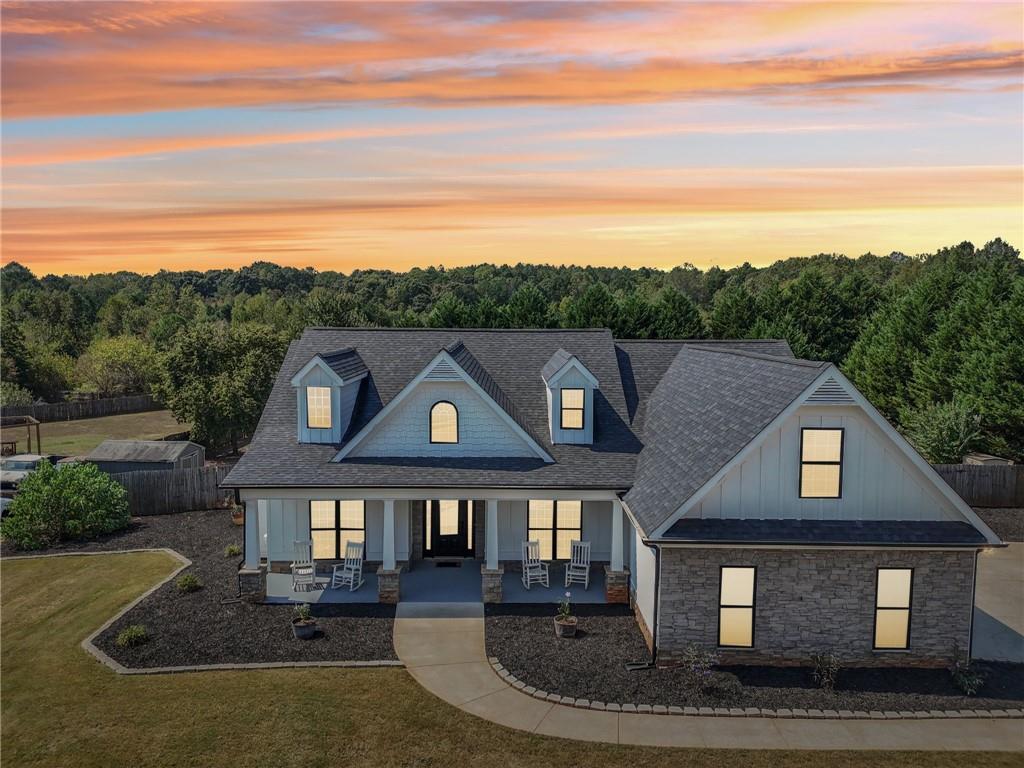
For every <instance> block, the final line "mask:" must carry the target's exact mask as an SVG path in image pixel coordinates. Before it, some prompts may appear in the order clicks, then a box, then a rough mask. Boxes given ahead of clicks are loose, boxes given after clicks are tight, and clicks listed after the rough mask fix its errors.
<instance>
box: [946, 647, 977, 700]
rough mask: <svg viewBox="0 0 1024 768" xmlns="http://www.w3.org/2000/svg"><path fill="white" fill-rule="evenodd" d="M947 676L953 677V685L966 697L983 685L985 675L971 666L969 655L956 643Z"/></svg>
mask: <svg viewBox="0 0 1024 768" xmlns="http://www.w3.org/2000/svg"><path fill="white" fill-rule="evenodd" d="M949 674H950V675H952V677H953V685H955V686H956V687H957V688H959V689H960V690H961V691H963V692H964V695H966V696H973V695H974V694H976V693H977V692H978V691H980V690H981V687H982V686H983V685H984V684H985V674H984V673H983V672H979V671H978V669H977V668H976V667H975V666H974V665H973V664H971V657H970V655H969V654H968V653H967V651H963V650H961V649H960V645H959V644H958V643H953V664H952V665H951V666H950V668H949Z"/></svg>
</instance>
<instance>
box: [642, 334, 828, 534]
mask: <svg viewBox="0 0 1024 768" xmlns="http://www.w3.org/2000/svg"><path fill="white" fill-rule="evenodd" d="M829 365H830V364H829V363H822V362H812V361H806V360H795V359H793V358H784V357H776V356H772V355H765V354H760V353H756V352H747V351H738V350H729V349H722V348H720V347H715V346H709V345H683V347H682V349H681V350H680V351H679V354H678V355H676V357H675V359H674V360H673V361H672V363H671V365H669V367H668V369H667V370H666V371H665V374H664V376H662V378H661V381H660V382H659V383H658V384H657V386H655V388H654V390H653V392H651V394H650V396H649V398H648V403H647V407H646V416H645V417H644V418H643V438H644V444H645V447H644V450H643V453H641V455H640V458H639V461H638V462H637V468H636V476H635V478H634V481H633V487H632V489H631V490H630V491H629V493H627V494H626V495H625V497H624V499H625V501H626V503H627V504H628V505H629V508H630V511H631V512H632V513H633V517H634V518H635V519H636V521H637V523H639V524H640V527H641V528H642V529H643V530H644V532H645V533H646V534H648V535H650V534H651V533H652V532H653V531H654V530H655V529H657V528H658V527H659V526H660V525H661V524H662V523H664V522H665V521H666V520H667V519H668V518H669V516H670V515H671V514H672V513H673V512H675V510H676V509H678V508H679V506H680V505H682V504H683V502H685V501H686V500H687V499H688V498H689V497H690V496H691V495H692V494H693V493H694V492H695V491H697V489H699V488H700V487H701V486H702V485H704V483H706V482H707V481H708V480H710V479H711V478H712V477H713V476H714V474H715V473H716V472H717V471H718V470H719V469H721V467H722V466H724V465H725V464H726V463H727V462H728V461H729V460H730V459H731V458H732V457H733V456H735V455H736V454H737V453H738V452H739V451H740V450H741V449H742V448H743V447H744V446H745V445H747V444H748V443H749V442H750V441H751V440H752V439H753V438H754V437H755V436H757V435H758V434H759V433H760V432H761V431H762V430H763V429H764V428H765V427H767V426H768V424H770V423H771V422H772V420H773V419H775V417H776V416H778V415H779V413H781V412H782V411H783V410H784V409H785V408H786V406H788V405H789V404H790V403H792V402H793V400H795V399H796V398H797V396H798V395H800V393H801V392H803V391H804V390H805V389H806V388H807V387H808V386H810V384H811V383H812V382H813V381H814V380H815V379H816V378H817V377H818V376H819V375H820V374H821V372H822V371H823V370H825V369H826V368H827V367H828V366H829Z"/></svg>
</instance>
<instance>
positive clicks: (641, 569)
mask: <svg viewBox="0 0 1024 768" xmlns="http://www.w3.org/2000/svg"><path fill="white" fill-rule="evenodd" d="M633 537H634V541H633V550H634V553H635V554H634V561H635V565H634V567H633V568H632V569H631V570H632V571H633V572H634V573H635V574H636V582H635V584H636V606H637V608H639V609H640V614H641V615H642V616H643V617H644V621H645V622H646V623H647V627H648V629H650V630H651V632H652V633H654V632H655V631H656V629H655V627H654V597H655V596H654V569H655V567H656V561H655V558H654V550H652V549H650V548H649V547H647V546H646V545H644V543H643V541H642V540H641V539H640V532H639V531H637V530H636V529H635V528H634V529H633Z"/></svg>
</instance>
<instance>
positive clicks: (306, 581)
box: [290, 541, 316, 592]
mask: <svg viewBox="0 0 1024 768" xmlns="http://www.w3.org/2000/svg"><path fill="white" fill-rule="evenodd" d="M294 546H295V559H294V560H292V562H291V565H290V567H291V570H292V592H299V591H300V588H301V589H304V590H306V591H307V592H308V591H310V590H312V589H314V588H315V587H316V566H315V565H314V564H313V542H312V541H296V542H294Z"/></svg>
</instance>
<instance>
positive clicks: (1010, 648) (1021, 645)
mask: <svg viewBox="0 0 1024 768" xmlns="http://www.w3.org/2000/svg"><path fill="white" fill-rule="evenodd" d="M972 651H973V653H974V657H975V658H977V659H990V660H993V661H1015V662H1024V543H1022V542H1014V543H1011V544H1010V545H1009V546H1007V547H1006V548H1004V549H993V550H989V551H988V552H983V553H982V554H981V555H979V556H978V583H977V585H976V587H975V593H974V642H973V647H972Z"/></svg>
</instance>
